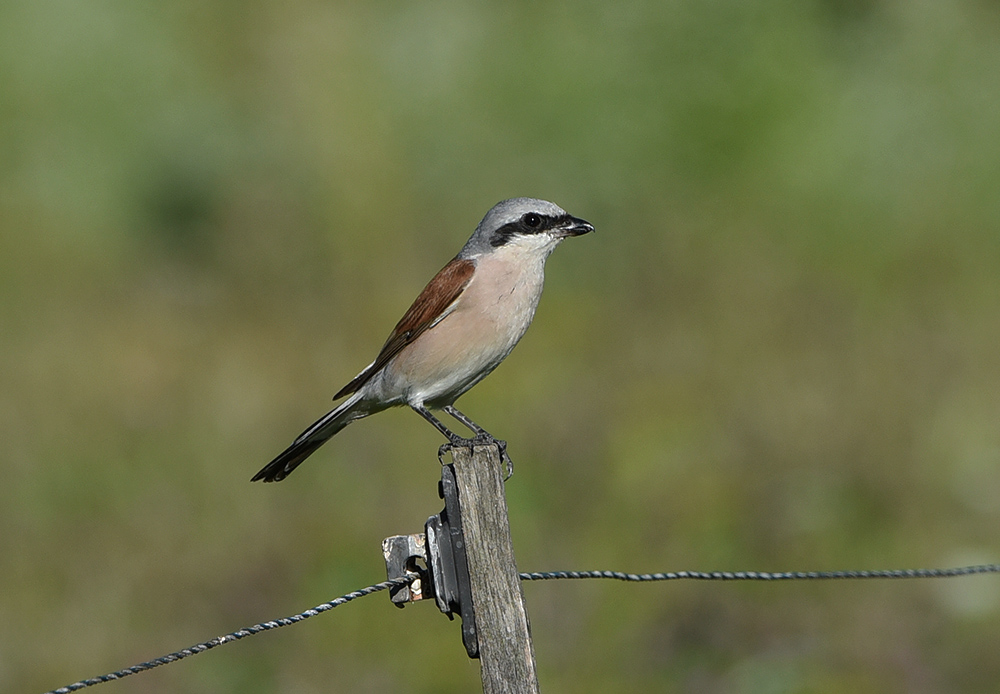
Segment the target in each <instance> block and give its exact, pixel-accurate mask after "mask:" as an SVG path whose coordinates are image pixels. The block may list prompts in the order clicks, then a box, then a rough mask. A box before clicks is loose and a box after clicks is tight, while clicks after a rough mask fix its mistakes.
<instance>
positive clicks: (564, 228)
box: [556, 217, 594, 238]
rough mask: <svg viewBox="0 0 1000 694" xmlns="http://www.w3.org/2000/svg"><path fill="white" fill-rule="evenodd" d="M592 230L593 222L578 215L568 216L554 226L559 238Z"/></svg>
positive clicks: (580, 234)
mask: <svg viewBox="0 0 1000 694" xmlns="http://www.w3.org/2000/svg"><path fill="white" fill-rule="evenodd" d="M593 230H594V225H593V224H591V223H590V222H588V221H587V220H585V219H580V218H579V217H569V218H567V219H566V221H564V222H562V223H561V224H559V226H557V227H556V231H557V233H558V234H559V236H560V237H561V238H568V237H570V236H583V235H584V234H589V233H590V232H592V231H593Z"/></svg>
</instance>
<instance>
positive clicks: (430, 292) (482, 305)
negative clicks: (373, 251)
mask: <svg viewBox="0 0 1000 694" xmlns="http://www.w3.org/2000/svg"><path fill="white" fill-rule="evenodd" d="M593 230H594V227H593V226H591V225H590V223H589V222H586V221H584V220H582V219H577V218H576V217H572V216H570V215H569V214H567V213H566V211H565V210H563V209H562V208H561V207H559V206H558V205H554V204H552V203H551V202H546V201H545V200H534V199H532V198H513V199H511V200H504V201H503V202H500V203H497V204H496V205H495V206H494V207H493V209H491V210H490V211H489V212H487V213H486V216H485V217H483V221H481V222H480V223H479V226H478V227H476V230H475V232H473V234H472V236H471V237H470V238H469V240H468V241H467V242H466V244H465V246H464V247H463V248H462V250H461V251H459V253H458V255H457V256H455V258H454V260H452V261H451V262H450V263H448V264H447V265H445V266H444V268H442V269H441V271H440V272H439V273H438V274H437V275H435V276H434V279H432V280H431V281H430V283H429V284H428V285H427V286H426V287H425V288H424V291H422V292H421V293H420V296H418V297H417V300H416V301H414V302H413V305H412V306H410V309H409V310H408V311H407V312H406V314H405V315H404V316H403V318H402V319H401V320H400V321H399V323H397V324H396V327H395V328H394V329H393V331H392V334H391V335H389V339H388V340H386V342H385V344H384V345H383V346H382V351H381V352H379V354H378V356H377V357H376V358H375V361H373V362H372V363H371V364H369V365H368V366H367V367H365V369H364V370H363V371H362V372H361V373H359V374H358V375H357V376H355V377H354V379H353V380H352V381H351V382H350V383H348V384H347V385H346V386H344V387H343V388H341V389H340V392H338V393H337V394H336V395H335V396H333V399H334V400H336V399H338V398H342V397H344V396H345V395H349V396H350V397H349V398H347V399H346V400H344V402H342V403H340V405H338V406H337V407H336V408H335V409H333V410H332V411H330V412H328V413H327V414H326V415H324V416H323V417H322V418H320V419H319V421H317V422H316V423H315V424H313V425H312V426H311V427H309V428H308V429H306V430H305V431H304V432H302V434H300V435H299V437H298V438H297V439H295V441H294V442H293V443H292V445H291V446H289V447H288V448H287V449H285V451H284V452H282V453H281V455H279V456H278V457H277V458H275V459H274V460H272V461H271V462H270V463H268V464H267V465H265V466H264V468H263V469H262V470H261V471H260V472H258V473H257V474H256V475H254V476H253V479H252V480H251V481H254V482H256V481H257V480H264V481H265V482H277V481H279V480H283V479H284V478H285V477H286V476H287V475H288V474H289V473H291V471H292V470H294V469H295V468H296V466H298V464H299V463H301V462H302V461H303V460H305V459H306V458H308V457H309V455H311V454H312V452H313V451H315V450H316V449H317V448H319V447H320V446H322V445H323V444H324V443H325V442H326V440H327V439H329V438H330V437H331V436H333V435H334V434H336V433H337V432H338V431H340V430H341V429H343V428H344V427H346V426H347V425H348V424H350V423H351V422H353V421H354V420H356V419H361V418H362V417H367V416H368V415H370V414H375V413H376V412H381V411H382V410H385V409H388V408H390V407H395V406H398V405H409V406H410V407H412V408H413V409H414V410H415V411H416V412H417V413H419V414H420V415H421V416H422V417H423V418H424V419H426V420H427V421H428V422H430V423H431V424H433V425H434V426H435V427H437V429H438V431H440V432H441V433H442V434H444V435H445V436H446V437H448V441H449V443H450V445H452V446H463V445H464V446H468V445H471V444H473V443H492V444H496V445H498V446H499V447H500V451H501V453H502V454H503V456H504V458H505V459H506V452H505V449H506V444H504V442H502V441H498V440H497V439H494V438H493V437H492V436H491V435H490V434H489V433H488V432H487V431H486V430H485V429H483V428H482V427H481V426H479V425H478V424H476V423H475V422H473V421H472V420H471V419H469V418H468V417H466V416H465V415H464V414H462V413H461V412H459V411H458V410H456V409H455V407H454V405H453V403H454V402H455V400H457V399H458V397H459V396H460V395H462V393H464V392H465V391H467V390H469V388H471V387H472V386H474V385H476V384H477V383H479V382H480V381H481V380H483V379H484V378H485V377H486V376H487V375H488V374H489V373H490V372H491V371H493V369H495V368H496V367H497V366H498V365H499V364H500V362H502V361H503V360H504V359H505V358H506V357H507V355H508V354H510V352H511V350H512V349H514V345H516V344H517V343H518V340H520V339H521V337H522V336H523V335H524V333H525V331H526V330H527V329H528V326H529V325H531V319H532V318H533V317H534V315H535V308H536V307H537V306H538V299H539V298H540V297H541V295H542V284H543V281H544V274H545V272H544V271H545V260H546V259H547V258H548V257H549V254H550V253H551V252H552V250H553V249H554V248H555V247H556V246H558V245H559V242H560V241H562V240H563V239H565V238H568V237H570V236H579V235H581V234H586V233H587V232H590V231H593ZM428 408H435V409H441V410H444V411H445V412H447V413H448V414H450V415H451V416H452V417H454V418H455V419H457V420H458V421H459V422H461V423H462V424H464V425H465V426H467V427H468V428H469V429H471V430H472V431H474V432H475V434H476V435H475V437H474V438H472V439H463V438H462V437H460V436H458V435H457V434H455V433H453V432H451V431H450V430H449V429H448V428H447V427H446V426H445V425H444V424H442V423H441V421H440V420H438V418H437V417H435V416H434V415H433V414H431V412H430V411H429V410H428ZM507 460H508V464H509V459H507Z"/></svg>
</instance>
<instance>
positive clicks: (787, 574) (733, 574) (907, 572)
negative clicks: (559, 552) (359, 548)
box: [46, 564, 1000, 694]
mask: <svg viewBox="0 0 1000 694" xmlns="http://www.w3.org/2000/svg"><path fill="white" fill-rule="evenodd" d="M988 573H1000V564H978V565H975V566H960V567H955V568H948V569H877V570H870V571H864V570H863V571H851V570H848V571H778V572H770V571H670V572H666V573H653V574H631V573H625V572H622V571H543V572H534V573H522V574H520V577H521V580H522V581H551V580H558V579H585V578H604V579H611V580H617V581H628V582H637V583H644V582H651V581H679V580H694V581H792V580H845V579H875V578H881V579H905V578H952V577H956V576H972V575H975V574H988ZM416 578H417V576H416V575H415V574H414V575H411V576H404V577H401V578H395V579H392V580H389V581H383V582H382V583H376V584H374V585H371V586H368V587H367V588H362V589H360V590H355V591H353V592H350V593H347V594H346V595H341V596H340V597H339V598H335V599H334V600H331V601H330V602H324V603H322V604H320V605H317V606H316V607H313V608H311V609H308V610H305V611H304V612H300V613H298V614H295V615H292V616H291V617H282V618H281V619H275V620H271V621H269V622H261V623H260V624H254V625H253V626H251V627H246V628H244V629H239V630H238V631H234V632H232V633H230V634H226V635H225V636H218V637H216V638H214V639H212V640H210V641H204V642H202V643H199V644H195V645H194V646H191V647H189V648H185V649H182V650H180V651H175V652H173V653H169V654H167V655H164V656H161V657H159V658H155V659H154V660H149V661H146V662H144V663H138V664H137V665H133V666H132V667H129V668H125V669H124V670H118V671H116V672H109V673H108V674H106V675H100V676H99V677H92V678H90V679H86V680H80V681H79V682H74V683H73V684H69V685H66V686H65V687H59V688H58V689H52V690H50V691H48V692H46V694H70V692H76V691H79V690H81V689H86V688H87V687H92V686H94V685H96V684H103V683H104V682H111V681H114V680H120V679H122V678H123V677H128V676H129V675H136V674H138V673H140V672H146V671H148V670H152V669H153V668H156V667H159V666H161V665H167V664H169V663H175V662H177V661H178V660H183V659H184V658H187V657H189V656H193V655H198V654H199V653H204V652H205V651H208V650H211V649H213V648H216V647H217V646H222V645H224V644H227V643H233V642H234V641H239V640H240V639H243V638H246V637H247V636H254V635H255V634H259V633H261V632H264V631H270V630H272V629H278V628H280V627H285V626H289V625H291V624H298V623H299V622H301V621H303V620H306V619H309V618H310V617H315V616H316V615H318V614H322V613H323V612H327V611H329V610H332V609H333V608H334V607H339V606H340V605H344V604H346V603H348V602H351V601H352V600H356V599H358V598H362V597H364V596H366V595H371V594H372V593H378V592H380V591H383V590H388V589H390V588H398V587H402V586H406V585H409V584H410V583H412V582H413V581H414V580H415V579H416Z"/></svg>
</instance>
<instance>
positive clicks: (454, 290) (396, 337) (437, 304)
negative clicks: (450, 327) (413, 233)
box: [333, 258, 476, 400]
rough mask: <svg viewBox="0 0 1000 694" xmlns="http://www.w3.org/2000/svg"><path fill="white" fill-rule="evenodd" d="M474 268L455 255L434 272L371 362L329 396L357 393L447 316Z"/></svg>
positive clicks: (337, 396) (335, 398) (339, 396)
mask: <svg viewBox="0 0 1000 694" xmlns="http://www.w3.org/2000/svg"><path fill="white" fill-rule="evenodd" d="M475 268H476V264H475V263H474V262H473V261H471V260H466V259H459V258H455V259H454V260H452V261H451V262H450V263H448V264H447V265H445V266H444V267H443V268H442V269H441V271H440V272H439V273H438V274H436V275H434V278H433V279H432V280H431V281H430V282H428V283H427V286H426V287H424V290H423V291H422V292H420V296H418V297H417V298H416V300H415V301H414V302H413V305H412V306H410V308H409V309H408V310H407V311H406V313H405V314H404V315H403V317H402V318H401V319H400V320H399V322H398V323H396V327H395V328H393V331H392V334H390V335H389V339H388V340H386V341H385V344H384V345H382V350H381V351H380V352H379V353H378V356H377V357H375V361H373V362H372V363H371V364H369V365H368V367H367V368H366V369H365V370H364V371H362V372H361V373H359V374H358V375H357V376H355V377H354V378H353V379H352V380H351V382H350V383H348V384H347V385H346V386H344V387H343V388H341V389H340V391H339V392H338V393H337V394H336V395H334V396H333V399H334V400H337V399H338V398H342V397H344V396H345V395H350V394H351V393H355V392H357V390H358V389H359V388H361V387H362V386H364V385H365V383H367V382H368V381H369V380H371V377H372V376H374V375H375V374H377V373H378V372H379V371H381V370H382V368H383V367H385V365H386V364H387V363H389V360H390V359H392V358H393V357H394V356H396V355H397V354H399V352H400V351H401V350H402V349H403V348H404V347H406V346H407V345H408V344H410V343H411V342H413V341H414V340H416V339H417V338H418V337H420V335H421V334H422V333H423V332H424V331H425V330H427V329H428V328H431V327H433V326H434V325H435V324H436V323H437V322H438V321H440V320H441V319H442V318H444V317H445V316H446V315H448V313H450V312H451V310H450V309H452V305H453V304H454V303H455V301H456V300H457V299H458V297H459V296H460V295H461V294H462V292H463V291H464V290H465V288H466V287H467V286H468V284H469V281H470V280H471V279H472V273H473V271H474V270H475Z"/></svg>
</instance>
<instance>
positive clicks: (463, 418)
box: [428, 405, 514, 482]
mask: <svg viewBox="0 0 1000 694" xmlns="http://www.w3.org/2000/svg"><path fill="white" fill-rule="evenodd" d="M441 409H442V410H444V411H445V412H447V413H448V414H450V415H451V416H452V417H454V418H455V419H457V420H458V421H460V422H461V423H462V424H464V425H465V426H467V427H469V428H470V429H472V431H474V432H476V437H475V438H474V439H472V441H473V443H474V444H485V445H493V446H496V447H497V451H498V452H499V453H500V462H502V463H503V464H504V465H506V466H507V475H506V476H505V477H504V481H505V482H506V481H507V480H509V479H510V477H511V475H513V474H514V461H513V460H511V459H510V456H509V455H507V442H506V441H502V440H501V439H498V438H496V437H495V436H493V434H491V433H490V432H488V431H486V430H485V429H483V428H482V427H481V426H479V425H478V424H476V423H475V422H473V421H472V419H470V418H469V416H468V415H465V414H462V413H461V412H459V411H458V410H457V409H455V406H454V405H445V406H444V407H442V408H441ZM428 414H429V413H428Z"/></svg>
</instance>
